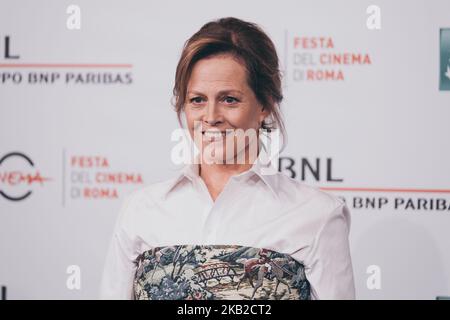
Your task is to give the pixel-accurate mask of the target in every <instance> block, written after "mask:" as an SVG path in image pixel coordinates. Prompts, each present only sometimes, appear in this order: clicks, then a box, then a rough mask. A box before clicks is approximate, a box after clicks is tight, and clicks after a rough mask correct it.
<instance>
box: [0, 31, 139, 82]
mask: <svg viewBox="0 0 450 320" xmlns="http://www.w3.org/2000/svg"><path fill="white" fill-rule="evenodd" d="M2 45H3V48H2ZM0 52H2V53H3V54H2V55H0V85H22V84H26V85H57V84H63V85H131V84H132V83H133V73H132V72H131V71H132V68H133V65H132V64H125V63H79V62H76V63H59V62H58V63H53V62H44V63H42V62H34V61H31V62H30V61H27V62H23V61H22V60H23V59H22V56H23V55H22V54H19V53H18V51H17V49H15V48H14V46H13V41H12V37H11V36H9V35H8V36H4V37H0ZM25 59H29V57H26V58H25ZM36 69H37V70H36ZM80 69H82V70H83V71H78V70H80ZM59 70H62V71H59ZM116 70H120V71H116ZM122 70H123V71H122Z"/></svg>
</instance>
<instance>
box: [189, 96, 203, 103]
mask: <svg viewBox="0 0 450 320" xmlns="http://www.w3.org/2000/svg"><path fill="white" fill-rule="evenodd" d="M190 102H191V103H194V104H197V103H202V102H203V98H202V97H195V98H192V99H191V100H190Z"/></svg>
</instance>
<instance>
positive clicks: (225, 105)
mask: <svg viewBox="0 0 450 320" xmlns="http://www.w3.org/2000/svg"><path fill="white" fill-rule="evenodd" d="M184 111H185V114H186V120H187V126H188V128H189V133H190V135H191V137H192V139H193V140H194V141H195V144H196V145H197V147H198V149H199V150H200V152H201V154H202V157H203V159H202V160H203V161H205V160H206V159H209V160H208V161H211V160H210V159H211V156H213V159H214V160H213V161H215V163H220V161H222V163H224V162H225V161H226V163H230V162H229V161H230V160H231V161H232V160H233V159H234V161H235V162H231V163H242V162H237V160H236V156H237V154H239V153H241V154H242V151H246V152H248V150H249V148H248V147H249V144H250V143H251V144H252V145H253V146H255V145H254V144H253V143H254V142H257V140H252V139H251V138H248V137H254V136H253V135H252V131H253V134H256V135H257V134H258V130H259V128H260V127H261V122H262V121H263V120H264V118H266V117H267V116H268V115H269V114H268V112H267V111H263V110H262V106H261V105H260V104H259V102H258V100H257V99H256V96H255V94H254V93H253V91H252V89H251V88H250V87H249V86H248V83H247V71H246V69H245V67H244V66H243V65H242V64H241V63H240V62H239V61H237V60H236V59H235V58H234V57H232V56H231V55H218V56H212V57H208V58H205V59H202V60H199V61H198V62H197V63H196V64H195V65H194V67H193V70H192V74H191V77H190V79H189V82H188V87H187V95H186V103H185V108H184ZM237 129H242V130H243V131H236V130H237ZM205 131H206V132H205ZM208 131H209V132H208ZM214 131H215V132H216V133H214ZM219 132H220V133H219ZM244 132H245V133H246V134H247V138H245V139H244V138H243V137H244V135H243V134H242V133H244ZM194 133H195V134H194ZM236 133H237V134H236ZM252 150H253V149H252V148H250V151H252ZM218 161H219V162H218ZM245 161H246V163H247V161H248V160H245ZM208 163H211V162H208Z"/></svg>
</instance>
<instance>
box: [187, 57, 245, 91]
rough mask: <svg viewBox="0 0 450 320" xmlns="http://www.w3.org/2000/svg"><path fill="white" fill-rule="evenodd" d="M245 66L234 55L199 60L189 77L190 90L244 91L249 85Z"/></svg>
mask: <svg viewBox="0 0 450 320" xmlns="http://www.w3.org/2000/svg"><path fill="white" fill-rule="evenodd" d="M246 76H247V74H246V70H245V68H244V67H243V66H242V64H240V63H239V62H237V61H236V59H233V58H232V57H227V56H220V57H212V58H208V59H202V60H200V61H198V62H197V63H196V64H195V66H194V68H193V70H192V74H191V77H190V79H189V84H188V91H191V92H193V91H197V92H200V93H204V92H202V91H211V90H214V91H218V90H220V91H225V90H229V91H231V90H236V91H238V90H239V91H241V92H242V91H244V90H245V87H246V86H247V77H246Z"/></svg>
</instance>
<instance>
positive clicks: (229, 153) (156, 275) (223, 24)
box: [101, 18, 354, 299]
mask: <svg viewBox="0 0 450 320" xmlns="http://www.w3.org/2000/svg"><path fill="white" fill-rule="evenodd" d="M173 93H174V98H175V103H174V106H175V111H176V113H177V115H178V120H179V122H180V125H181V126H182V127H183V126H184V125H185V126H186V127H187V131H188V132H189V135H190V138H192V140H193V141H194V144H195V145H196V147H197V148H198V150H199V155H198V156H197V157H196V158H195V159H192V160H194V161H192V163H189V164H187V165H186V166H184V167H183V169H182V170H181V171H180V172H179V173H178V174H177V176H176V177H174V178H171V179H168V180H164V181H159V182H156V183H153V184H151V185H149V186H147V187H145V188H142V189H139V190H137V191H135V192H133V193H132V194H131V195H130V196H128V197H127V199H126V201H125V202H124V205H123V207H122V209H121V211H120V213H119V217H118V219H117V223H116V226H115V231H114V236H113V239H112V241H111V245H110V249H109V252H108V255H107V259H106V264H105V271H104V275H103V280H102V286H101V294H102V298H111V299H118V298H124V299H133V298H134V299H348V298H353V297H354V284H353V270H352V264H351V258H350V250H349V244H348V233H349V227H350V213H349V211H348V208H347V207H346V205H345V203H344V202H342V201H341V200H340V199H338V198H336V197H334V196H332V195H331V194H328V193H325V192H322V191H320V190H318V189H316V188H313V187H310V186H307V185H305V184H303V183H301V182H299V181H297V180H294V179H291V178H289V177H288V176H286V175H284V174H282V173H280V172H278V170H270V168H272V169H273V168H274V167H275V166H277V165H278V163H274V161H266V160H267V158H269V160H271V159H270V157H268V148H269V146H268V145H265V144H264V143H263V142H262V140H263V139H262V137H263V136H264V135H265V134H266V133H270V132H273V131H279V132H281V136H283V146H284V142H285V140H286V132H285V129H284V124H283V120H282V116H281V110H280V103H281V101H282V99H283V96H282V92H281V74H280V71H279V63H278V56H277V53H276V50H275V46H274V45H273V43H272V41H271V40H270V38H269V37H268V36H267V34H266V33H265V32H264V31H263V30H262V29H261V28H260V27H259V26H257V25H256V24H253V23H250V22H246V21H242V20H239V19H236V18H223V19H219V20H217V21H212V22H209V23H207V24H205V25H204V26H203V27H202V28H201V29H200V30H199V31H198V32H197V33H195V34H194V35H193V36H192V37H191V38H190V39H189V40H188V41H187V42H186V43H185V46H184V48H183V52H182V54H181V58H180V60H179V62H178V66H177V70H176V75H175V86H174V90H173ZM183 118H184V119H183ZM183 120H184V121H183ZM183 122H185V123H183ZM242 133H244V134H242ZM197 137H200V138H199V139H198V138H197ZM242 137H243V139H242ZM230 146H231V147H230ZM209 160H213V161H209Z"/></svg>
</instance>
